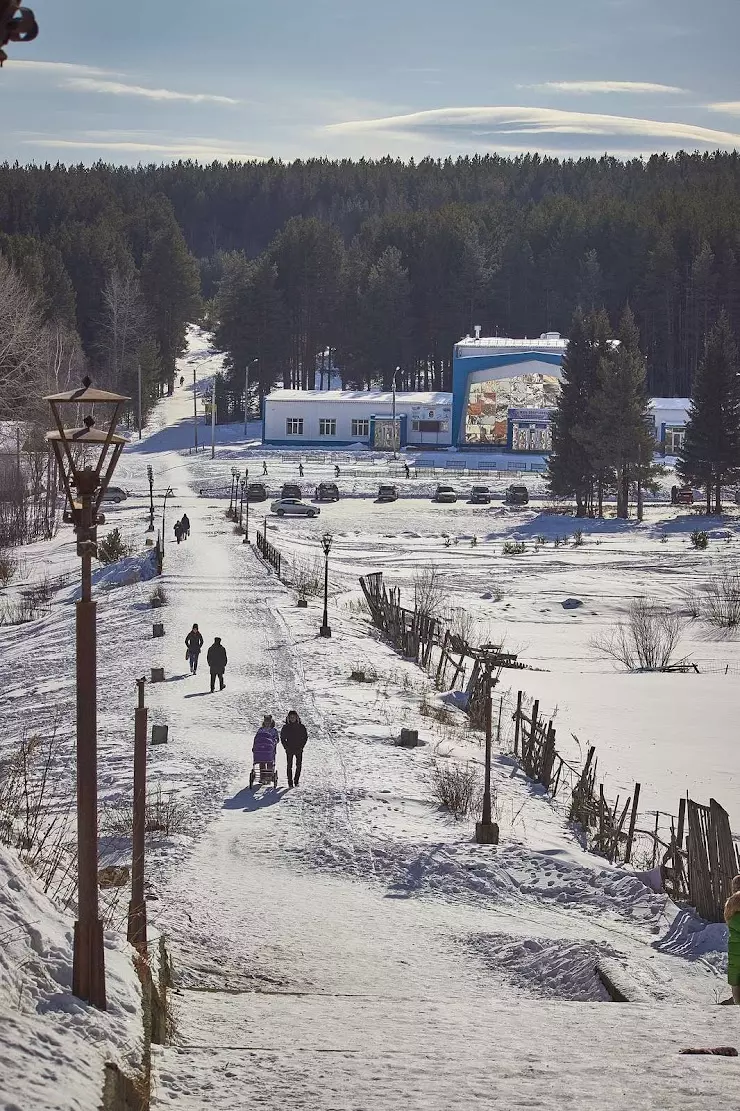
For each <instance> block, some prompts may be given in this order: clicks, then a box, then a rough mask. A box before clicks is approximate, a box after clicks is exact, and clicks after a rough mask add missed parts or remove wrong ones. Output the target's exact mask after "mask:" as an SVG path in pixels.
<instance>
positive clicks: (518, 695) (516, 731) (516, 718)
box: [514, 691, 522, 756]
mask: <svg viewBox="0 0 740 1111" xmlns="http://www.w3.org/2000/svg"><path fill="white" fill-rule="evenodd" d="M521 721H522V692H521V691H517V692H516V713H515V714H514V755H515V756H518V755H519V730H520V728H521Z"/></svg>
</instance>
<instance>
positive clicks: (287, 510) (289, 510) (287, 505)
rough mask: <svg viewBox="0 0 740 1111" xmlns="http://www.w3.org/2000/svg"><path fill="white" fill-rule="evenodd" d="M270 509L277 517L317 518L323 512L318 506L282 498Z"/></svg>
mask: <svg viewBox="0 0 740 1111" xmlns="http://www.w3.org/2000/svg"><path fill="white" fill-rule="evenodd" d="M270 509H271V510H272V512H273V513H274V514H275V516H276V517H317V516H318V515H319V513H320V512H321V510H320V509H319V507H318V505H307V504H306V502H303V501H301V500H300V498H280V499H279V501H274V502H273V503H272V505H271V506H270Z"/></svg>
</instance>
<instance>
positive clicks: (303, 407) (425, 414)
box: [262, 390, 452, 451]
mask: <svg viewBox="0 0 740 1111" xmlns="http://www.w3.org/2000/svg"><path fill="white" fill-rule="evenodd" d="M393 413H394V403H393V394H392V393H391V392H390V391H387V392H386V391H384V390H273V392H272V393H270V394H268V395H267V397H265V401H264V407H263V413H262V440H263V443H265V444H269V445H271V446H273V447H322V448H332V447H347V446H349V445H350V444H362V445H363V446H366V447H372V448H375V449H377V450H380V451H383V450H385V451H387V450H389V449H390V450H393V447H394V443H393V440H394V437H393V427H394V423H393ZM395 415H396V420H395V427H396V437H395V439H396V446H397V447H404V446H405V445H406V444H409V445H414V446H417V445H418V446H421V445H426V446H429V447H449V445H450V444H451V443H452V394H449V393H397V394H396V400H395Z"/></svg>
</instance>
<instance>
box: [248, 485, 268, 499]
mask: <svg viewBox="0 0 740 1111" xmlns="http://www.w3.org/2000/svg"><path fill="white" fill-rule="evenodd" d="M246 498H247V501H267V487H266V486H265V484H264V482H250V483H248V484H247V489H246Z"/></svg>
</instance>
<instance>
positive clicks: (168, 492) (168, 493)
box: [162, 486, 175, 559]
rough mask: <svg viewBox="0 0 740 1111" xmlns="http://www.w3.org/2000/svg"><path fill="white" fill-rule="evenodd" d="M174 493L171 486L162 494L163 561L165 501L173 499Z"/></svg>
mask: <svg viewBox="0 0 740 1111" xmlns="http://www.w3.org/2000/svg"><path fill="white" fill-rule="evenodd" d="M174 493H175V491H174V490H173V489H172V487H171V486H168V487H167V489H166V490H165V492H164V501H163V502H162V558H163V559H164V538H165V535H166V533H165V530H164V526H165V518H166V516H167V499H168V498H171V497H173V495H174Z"/></svg>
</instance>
